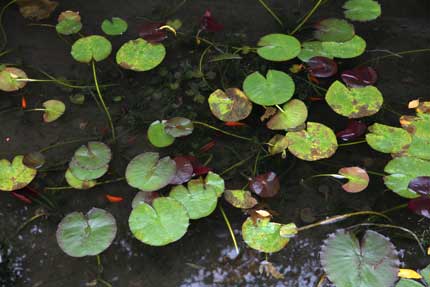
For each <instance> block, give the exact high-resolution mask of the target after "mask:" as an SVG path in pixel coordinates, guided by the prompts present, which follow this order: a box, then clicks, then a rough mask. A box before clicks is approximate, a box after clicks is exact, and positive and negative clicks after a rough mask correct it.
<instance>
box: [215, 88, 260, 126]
mask: <svg viewBox="0 0 430 287" xmlns="http://www.w3.org/2000/svg"><path fill="white" fill-rule="evenodd" d="M208 103H209V108H210V110H211V112H212V114H213V115H214V116H215V117H217V118H218V119H220V120H221V121H224V122H238V121H241V120H243V119H246V118H247V117H248V116H249V115H250V114H251V111H252V103H251V101H250V100H249V99H248V97H247V96H246V95H245V94H244V93H243V92H242V91H241V90H240V89H238V88H230V89H227V90H225V92H224V91H223V90H220V89H218V90H216V91H215V92H213V93H212V94H210V96H209V98H208Z"/></svg>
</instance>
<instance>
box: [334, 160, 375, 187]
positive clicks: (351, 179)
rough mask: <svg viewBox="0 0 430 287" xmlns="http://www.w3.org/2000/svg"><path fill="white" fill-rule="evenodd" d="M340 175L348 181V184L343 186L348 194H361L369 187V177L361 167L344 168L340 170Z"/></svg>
mask: <svg viewBox="0 0 430 287" xmlns="http://www.w3.org/2000/svg"><path fill="white" fill-rule="evenodd" d="M339 174H340V175H342V176H344V177H345V178H346V179H347V180H348V182H347V183H345V184H343V185H342V188H343V190H345V191H346V192H349V193H357V192H361V191H363V190H365V189H366V188H367V186H368V185H369V180H370V179H369V175H368V174H367V172H366V171H365V170H364V169H362V168H360V167H357V166H353V167H343V168H341V169H339Z"/></svg>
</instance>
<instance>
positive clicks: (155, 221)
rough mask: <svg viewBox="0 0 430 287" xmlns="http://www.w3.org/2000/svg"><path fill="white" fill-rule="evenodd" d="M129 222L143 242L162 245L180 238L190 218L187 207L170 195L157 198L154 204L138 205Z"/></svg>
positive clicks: (134, 233)
mask: <svg viewBox="0 0 430 287" xmlns="http://www.w3.org/2000/svg"><path fill="white" fill-rule="evenodd" d="M128 224H129V226H130V230H131V232H132V233H133V235H134V236H135V237H136V238H137V239H138V240H140V241H142V242H143V243H146V244H149V245H152V246H162V245H167V244H169V243H172V242H174V241H177V240H179V239H180V238H181V237H182V236H184V234H185V233H186V232H187V229H188V225H189V218H188V214H187V210H186V209H185V207H184V206H183V205H182V204H181V203H179V202H178V201H177V200H175V199H173V198H170V197H160V198H156V199H155V200H154V201H153V203H152V206H151V205H149V204H146V203H141V204H139V205H137V206H136V207H135V208H134V209H133V211H132V212H131V214H130V218H129V219H128Z"/></svg>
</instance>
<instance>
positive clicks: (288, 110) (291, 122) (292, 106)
mask: <svg viewBox="0 0 430 287" xmlns="http://www.w3.org/2000/svg"><path fill="white" fill-rule="evenodd" d="M307 118H308V108H307V107H306V104H305V103H304V102H303V101H301V100H298V99H292V100H290V101H288V102H287V103H286V104H284V105H283V106H282V111H278V112H277V113H276V115H274V116H273V117H272V118H271V119H270V120H269V121H268V122H267V124H266V125H267V128H269V129H271V130H288V129H294V128H297V127H298V126H300V125H302V124H303V123H304V122H305V121H306V119H307Z"/></svg>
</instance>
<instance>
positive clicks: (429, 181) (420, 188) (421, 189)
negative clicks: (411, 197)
mask: <svg viewBox="0 0 430 287" xmlns="http://www.w3.org/2000/svg"><path fill="white" fill-rule="evenodd" d="M408 188H409V189H411V190H412V191H414V192H416V193H418V194H421V195H424V196H430V176H418V177H416V178H414V179H412V180H411V181H410V182H409V184H408Z"/></svg>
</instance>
